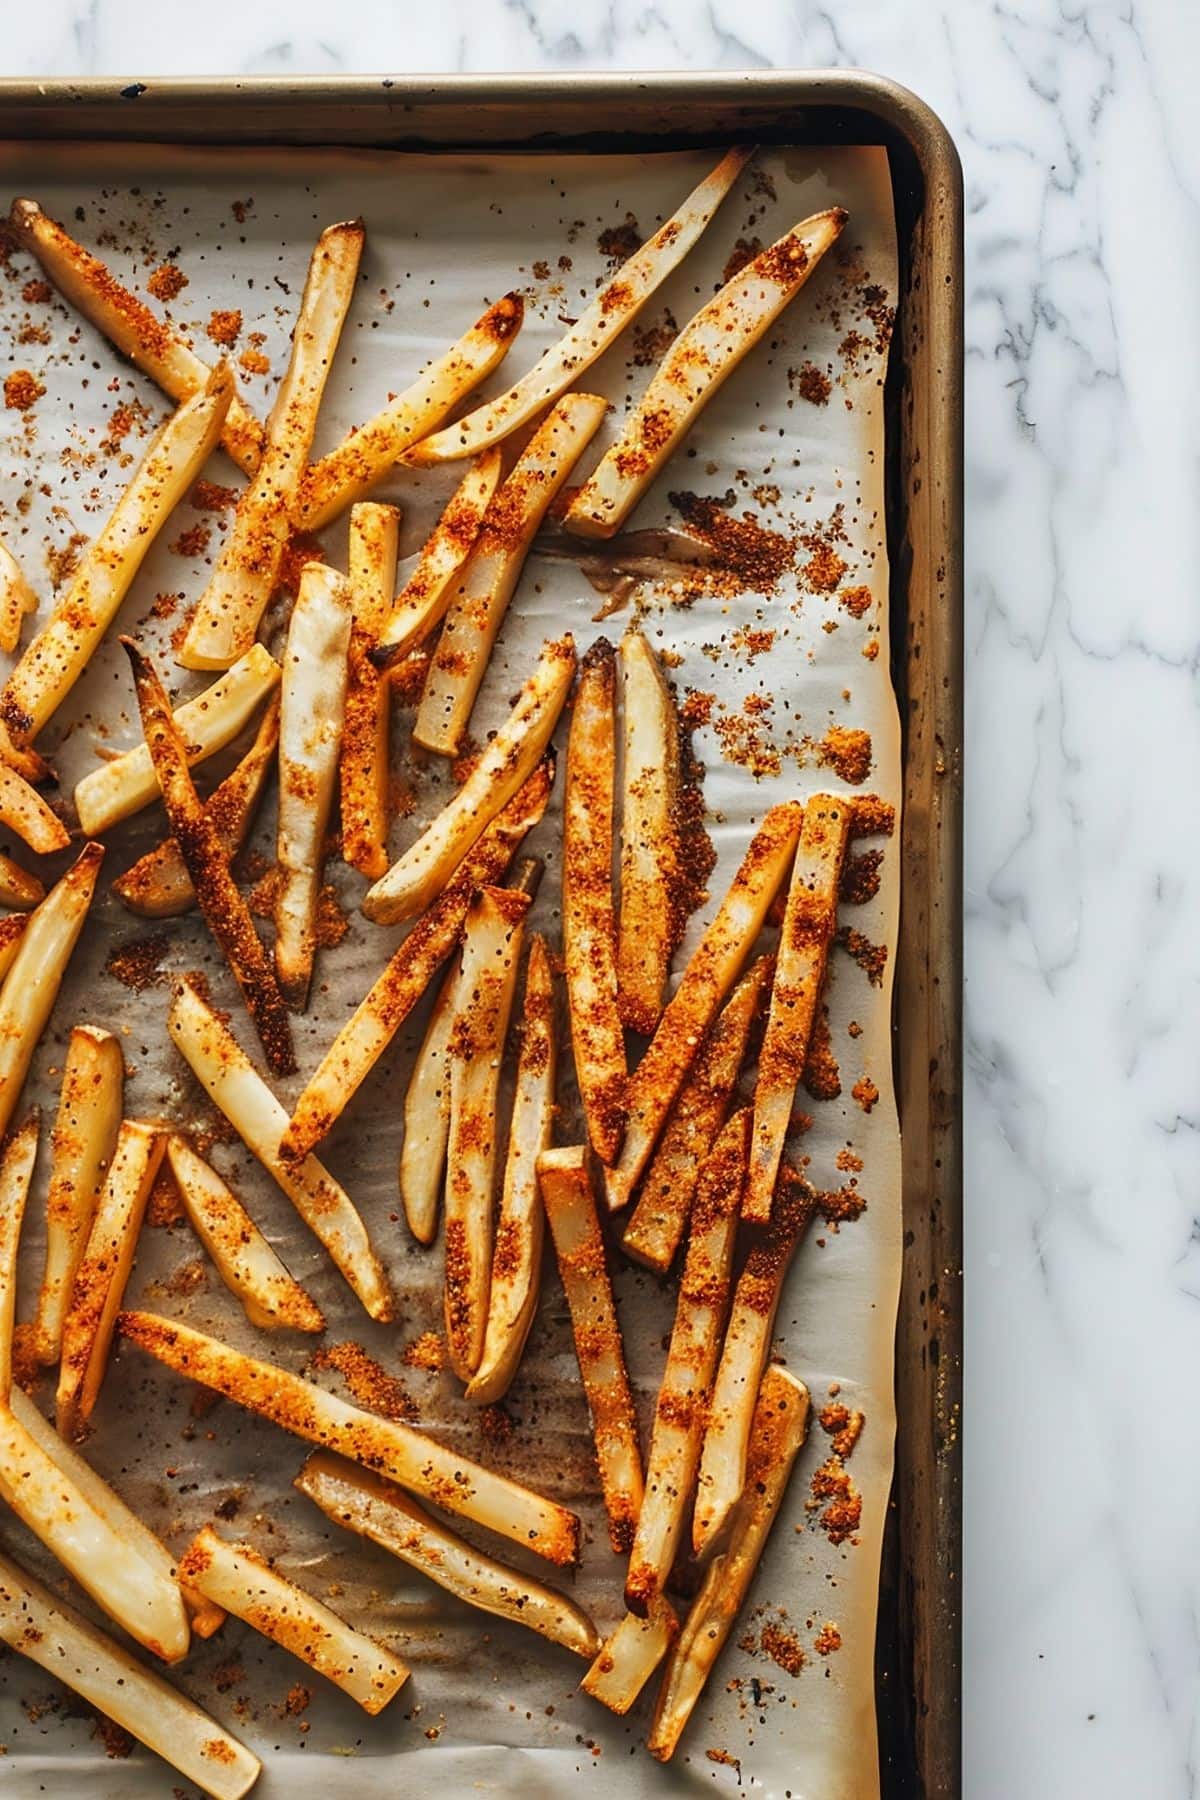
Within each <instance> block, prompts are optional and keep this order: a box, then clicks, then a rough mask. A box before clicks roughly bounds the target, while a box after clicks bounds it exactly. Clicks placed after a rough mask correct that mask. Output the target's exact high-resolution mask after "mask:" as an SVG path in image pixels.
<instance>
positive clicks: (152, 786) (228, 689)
mask: <svg viewBox="0 0 1200 1800" xmlns="http://www.w3.org/2000/svg"><path fill="white" fill-rule="evenodd" d="M280 673H281V671H280V667H279V664H278V663H277V662H276V661H275V658H274V657H273V656H272V655H271V653H270V652H269V651H268V650H265V649H264V648H263V646H262V645H261V644H255V645H254V646H253V648H252V649H250V650H248V651H247V652H246V654H245V656H243V657H242V658H241V660H240V661H239V662H237V663H235V664H234V666H233V668H231V669H229V670H228V671H227V672H226V673H225V674H224V675H222V676H221V677H220V679H219V680H218V681H214V682H213V684H212V686H211V687H209V688H206V689H205V690H204V692H203V693H202V694H197V695H196V698H195V699H194V700H188V701H186V702H185V704H184V705H183V706H181V707H180V708H179V710H178V712H177V713H176V714H175V724H176V727H177V729H178V731H179V735H180V737H181V738H182V740H183V742H184V744H185V745H186V746H187V759H188V766H189V768H195V766H196V764H197V763H201V762H205V761H206V760H207V759H208V757H210V756H213V755H215V753H216V752H217V751H218V750H223V749H224V748H225V746H226V744H230V743H232V742H233V740H234V738H235V737H236V736H237V735H238V733H239V732H240V731H241V730H242V728H243V727H244V726H246V725H248V724H249V722H250V720H251V719H252V718H253V717H254V714H255V713H256V712H257V711H258V708H259V707H260V706H261V704H262V702H263V701H264V700H265V699H266V697H267V695H268V694H270V693H271V692H272V691H273V689H274V688H275V686H276V684H277V683H278V681H279V677H280ZM160 792H161V789H160V788H159V785H158V775H157V773H156V771H155V768H154V760H153V758H152V757H151V755H150V752H149V750H148V749H147V748H146V745H145V744H144V743H143V744H139V745H138V746H137V748H136V749H134V750H127V751H126V752H125V754H124V755H123V756H116V757H114V758H113V760H112V762H109V763H102V764H101V766H100V767H99V768H98V769H93V770H92V771H91V773H90V774H89V775H85V776H84V777H83V779H82V780H81V781H79V782H77V783H76V787H75V811H76V812H77V813H78V814H79V823H80V825H81V826H82V827H83V829H84V831H85V832H87V834H88V836H89V837H94V836H95V835H96V834H97V833H98V832H101V831H108V830H110V829H111V827H112V826H114V825H119V824H120V822H121V820H122V819H128V818H129V817H130V815H131V814H133V813H135V812H140V811H141V809H142V807H143V806H149V805H150V802H151V801H152V800H157V799H158V797H159V794H160Z"/></svg>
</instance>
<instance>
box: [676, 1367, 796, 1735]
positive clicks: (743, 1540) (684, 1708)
mask: <svg viewBox="0 0 1200 1800" xmlns="http://www.w3.org/2000/svg"><path fill="white" fill-rule="evenodd" d="M808 1411H809V1401H808V1389H807V1388H806V1387H805V1386H804V1385H803V1383H802V1382H799V1381H797V1380H796V1379H795V1377H794V1376H792V1375H789V1374H788V1373H787V1371H786V1369H780V1368H770V1369H768V1370H767V1373H766V1374H765V1375H764V1377H763V1382H762V1387H761V1388H760V1389H759V1392H758V1402H757V1405H756V1406H755V1409H754V1425H753V1430H752V1437H751V1452H750V1467H749V1470H748V1475H747V1481H746V1491H745V1496H744V1498H743V1500H742V1502H741V1505H740V1506H739V1507H738V1511H737V1516H736V1518H735V1520H734V1523H733V1531H732V1535H731V1537H730V1540H729V1548H728V1550H726V1552H725V1554H724V1555H723V1556H718V1557H716V1558H715V1559H714V1560H713V1561H712V1562H711V1563H710V1564H709V1566H708V1568H707V1570H706V1571H705V1575H704V1580H703V1582H702V1583H701V1587H700V1591H699V1593H698V1594H697V1595H696V1598H695V1599H694V1600H693V1602H692V1605H691V1608H690V1610H689V1612H688V1615H687V1618H686V1620H685V1621H684V1626H683V1630H682V1631H681V1632H680V1634H679V1636H678V1638H677V1639H676V1641H675V1646H674V1649H673V1650H672V1651H671V1655H670V1658H669V1660H668V1662H667V1666H666V1668H665V1670H664V1671H663V1678H662V1685H661V1686H660V1688H659V1690H658V1698H657V1700H656V1702H655V1707H654V1720H653V1723H652V1724H651V1727H650V1736H649V1739H648V1747H649V1750H650V1754H651V1756H655V1757H657V1758H658V1760H659V1761H660V1762H667V1761H669V1759H670V1757H671V1756H672V1755H673V1754H674V1751H675V1747H676V1745H677V1744H678V1742H679V1739H680V1737H681V1736H682V1735H683V1731H684V1728H685V1726H686V1725H687V1722H688V1720H689V1718H690V1717H691V1714H692V1709H693V1707H694V1706H695V1704H696V1702H697V1700H698V1699H699V1698H700V1695H701V1692H702V1691H703V1688H704V1684H705V1682H706V1681H707V1680H708V1677H709V1674H710V1673H711V1671H712V1667H713V1664H714V1663H715V1662H716V1660H717V1658H718V1656H719V1655H720V1654H721V1651H722V1649H723V1648H724V1645H725V1640H726V1639H727V1638H728V1636H729V1633H730V1631H731V1630H732V1629H733V1624H734V1621H735V1619H736V1618H737V1616H738V1613H739V1612H740V1611H741V1607H742V1602H743V1600H744V1599H745V1597H746V1592H747V1589H748V1588H749V1586H750V1583H751V1581H752V1580H753V1578H754V1571H755V1569H756V1568H757V1567H758V1561H759V1558H760V1556H761V1555H762V1552H763V1546H764V1544H765V1543H766V1541H767V1536H768V1534H769V1532H770V1530H771V1526H772V1525H773V1524H774V1522H775V1515H776V1513H777V1512H778V1511H779V1506H780V1502H781V1501H782V1499H783V1496H784V1493H785V1492H786V1490H787V1484H788V1478H789V1477H790V1475H791V1472H792V1465H793V1464H794V1462H795V1460H796V1457H797V1455H798V1454H799V1452H800V1448H801V1446H802V1444H803V1443H804V1439H805V1436H806V1435H807V1432H808Z"/></svg>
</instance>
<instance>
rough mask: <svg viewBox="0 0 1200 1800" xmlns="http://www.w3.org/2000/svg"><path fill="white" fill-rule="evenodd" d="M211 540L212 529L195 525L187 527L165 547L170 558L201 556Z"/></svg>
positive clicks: (202, 525) (199, 524) (208, 526)
mask: <svg viewBox="0 0 1200 1800" xmlns="http://www.w3.org/2000/svg"><path fill="white" fill-rule="evenodd" d="M211 539H212V527H211V526H210V525H204V524H201V523H197V524H195V525H189V526H188V528H187V530H186V531H181V532H180V534H179V536H178V537H177V538H173V539H172V541H171V542H170V543H169V544H168V545H167V548H168V550H169V551H170V552H171V554H172V556H203V555H204V552H205V551H206V550H207V549H208V546H209V543H210V541H211Z"/></svg>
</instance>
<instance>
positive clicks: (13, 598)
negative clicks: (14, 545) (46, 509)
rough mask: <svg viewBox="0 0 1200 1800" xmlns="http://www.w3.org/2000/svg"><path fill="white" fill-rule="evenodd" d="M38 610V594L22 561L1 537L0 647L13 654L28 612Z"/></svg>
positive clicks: (8, 653)
mask: <svg viewBox="0 0 1200 1800" xmlns="http://www.w3.org/2000/svg"><path fill="white" fill-rule="evenodd" d="M36 611H37V595H36V594H35V593H34V591H33V589H32V588H31V587H30V585H29V583H28V582H27V581H26V579H25V574H24V571H23V570H22V568H21V565H20V563H19V562H18V561H17V559H16V557H15V556H14V555H13V553H12V551H11V550H10V549H9V547H8V545H7V544H6V543H4V541H3V540H2V539H0V650H3V651H5V652H6V654H7V655H9V656H11V655H12V653H13V651H14V650H15V649H16V647H17V645H18V644H19V643H20V641H21V625H22V622H23V621H24V618H25V615H26V614H27V613H31V612H36Z"/></svg>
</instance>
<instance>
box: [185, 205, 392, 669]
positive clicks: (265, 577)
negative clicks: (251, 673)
mask: <svg viewBox="0 0 1200 1800" xmlns="http://www.w3.org/2000/svg"><path fill="white" fill-rule="evenodd" d="M364 236H365V233H364V231H363V226H362V221H361V220H360V219H359V220H353V221H351V222H349V223H343V224H340V225H330V226H327V227H326V229H325V230H324V231H323V232H322V233H321V235H320V237H319V238H318V239H317V243H316V248H315V249H314V250H313V253H312V260H311V261H310V263H309V265H308V278H307V280H306V281H305V283H304V294H303V296H302V298H301V301H300V312H299V315H298V317H297V319H296V326H295V330H294V332H293V334H292V354H291V358H290V360H289V362H288V366H287V371H286V373H285V374H284V377H283V380H282V382H281V383H280V385H279V393H278V395H277V397H276V400H275V405H274V407H273V408H272V410H271V417H270V419H269V420H268V422H267V433H266V442H265V443H264V445H263V452H262V458H261V460H260V462H259V465H258V469H257V470H256V472H255V474H254V477H253V479H252V481H251V483H250V485H249V487H248V488H247V489H246V491H245V493H244V494H243V495H242V497H241V499H240V500H239V501H238V508H237V512H236V513H235V515H234V520H233V525H232V527H231V528H230V531H229V535H228V536H227V537H226V539H225V542H224V544H223V545H222V547H221V554H220V556H219V557H218V558H217V564H216V567H215V568H214V570H213V573H212V579H211V580H210V581H209V584H208V586H207V587H206V588H205V590H204V592H203V593H202V594H201V596H200V599H199V600H198V601H197V603H196V608H195V611H194V612H193V614H192V617H191V620H190V622H189V624H188V628H187V631H186V632H185V634H184V638H183V643H182V644H181V646H180V648H179V652H178V661H179V662H180V663H182V665H183V667H184V668H185V669H227V668H228V667H229V665H230V664H231V663H232V662H235V661H236V660H237V658H238V657H239V656H243V655H244V654H245V653H246V651H247V650H249V648H250V646H251V645H252V644H253V642H254V636H255V633H256V632H257V630H258V622H259V620H260V619H261V618H262V616H263V614H264V612H265V611H266V610H267V606H268V603H269V602H270V599H271V595H272V594H273V593H274V591H275V586H276V583H277V581H278V579H279V571H280V568H281V566H282V563H283V553H284V551H285V550H286V549H287V545H288V539H289V537H290V535H291V529H292V513H293V511H294V509H295V507H296V502H297V498H298V496H299V492H300V481H301V478H302V476H303V474H304V470H305V467H306V465H307V462H308V453H309V450H310V449H311V448H312V441H313V433H314V432H315V430H316V426H317V413H318V410H319V409H320V405H321V396H322V395H323V394H324V392H325V383H326V380H327V379H328V376H329V371H330V368H331V367H332V364H333V356H334V352H335V350H336V349H337V345H338V339H339V337H340V336H341V332H342V326H343V324H344V323H345V319H346V313H347V311H348V310H349V306H350V301H351V299H352V298H353V294H354V281H355V277H356V275H357V274H358V263H359V258H360V256H361V255H362V247H363V239H364Z"/></svg>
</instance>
